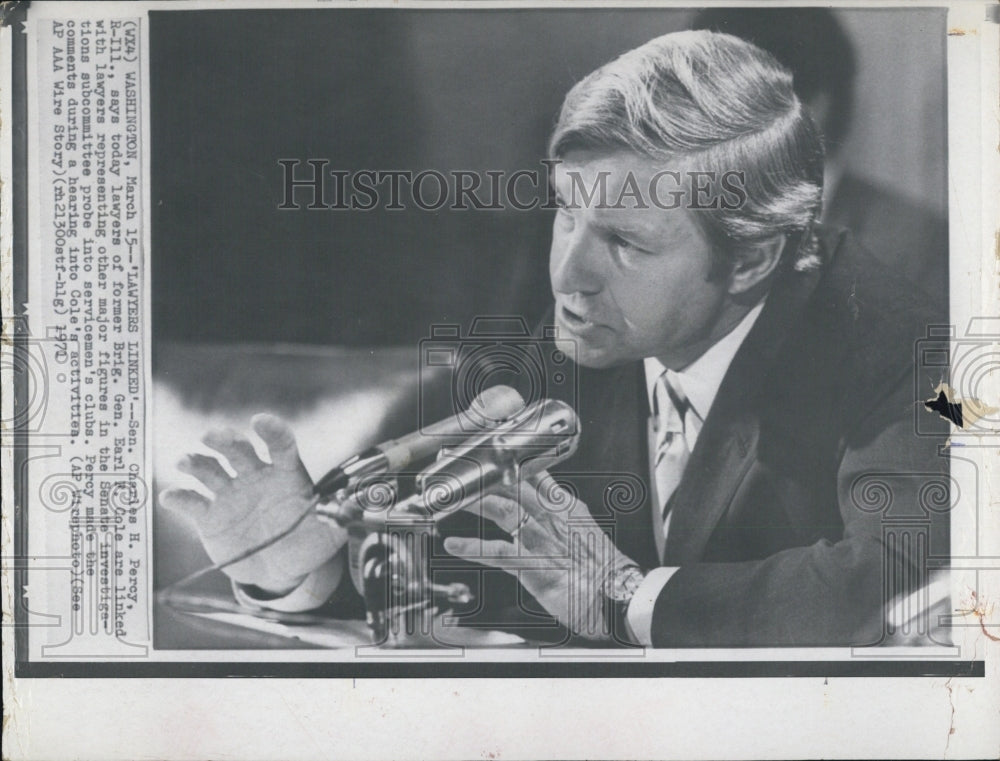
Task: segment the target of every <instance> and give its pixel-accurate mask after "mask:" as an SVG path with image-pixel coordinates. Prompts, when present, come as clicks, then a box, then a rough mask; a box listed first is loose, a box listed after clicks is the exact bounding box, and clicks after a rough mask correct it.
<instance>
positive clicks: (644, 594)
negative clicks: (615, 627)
mask: <svg viewBox="0 0 1000 761" xmlns="http://www.w3.org/2000/svg"><path fill="white" fill-rule="evenodd" d="M679 570H680V569H679V568H676V567H662V568H654V569H653V570H652V571H650V572H649V573H647V574H646V578H644V579H643V580H642V583H641V584H640V585H639V588H638V589H637V590H635V595H633V597H632V599H631V601H630V602H629V604H628V610H627V611H626V613H625V621H626V622H627V623H628V628H629V629H630V630H631V631H632V636H633V637H635V639H636V641H637V642H638V643H639V644H640V645H643V646H644V647H652V646H653V606H654V605H656V598H657V597H659V596H660V592H662V591H663V587H665V586H666V584H667V582H668V581H670V577H671V576H673V575H674V574H675V573H677V571H679Z"/></svg>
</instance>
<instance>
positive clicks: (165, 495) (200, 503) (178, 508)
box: [160, 489, 211, 520]
mask: <svg viewBox="0 0 1000 761" xmlns="http://www.w3.org/2000/svg"><path fill="white" fill-rule="evenodd" d="M210 504H211V503H210V502H209V501H208V498H207V497H205V496H204V495H203V494H199V493H198V492H196V491H192V490H191V489H167V490H165V491H162V492H160V505H161V506H162V507H165V508H167V510H170V511H172V512H175V513H179V514H181V515H187V516H189V517H191V518H194V519H195V520H198V519H200V518H202V517H204V516H205V514H206V513H208V508H209V505H210Z"/></svg>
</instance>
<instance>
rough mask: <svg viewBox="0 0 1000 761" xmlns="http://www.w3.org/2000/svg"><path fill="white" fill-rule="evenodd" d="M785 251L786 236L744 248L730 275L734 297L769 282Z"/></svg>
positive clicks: (730, 291) (730, 287) (730, 286)
mask: <svg viewBox="0 0 1000 761" xmlns="http://www.w3.org/2000/svg"><path fill="white" fill-rule="evenodd" d="M784 249H785V236H784V235H775V236H774V237H773V238H768V239H767V240H766V241H763V242H761V243H755V244H753V245H752V246H745V247H744V248H742V249H741V250H740V252H739V255H738V256H737V257H736V264H735V266H734V267H733V269H732V271H731V272H730V274H729V293H730V294H732V295H734V296H735V295H737V294H741V293H746V292H747V291H749V290H751V289H753V288H755V287H756V286H758V285H760V284H761V283H763V282H764V281H765V280H767V279H768V278H769V277H770V276H771V273H773V272H774V270H775V269H776V268H777V266H778V262H780V261H781V252H782V251H784Z"/></svg>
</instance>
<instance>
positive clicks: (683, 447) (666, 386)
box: [653, 370, 691, 536]
mask: <svg viewBox="0 0 1000 761" xmlns="http://www.w3.org/2000/svg"><path fill="white" fill-rule="evenodd" d="M672 375H673V373H671V372H670V371H669V370H666V371H665V372H664V373H663V374H662V375H661V376H660V377H659V378H657V379H656V387H655V393H654V394H653V407H654V409H653V417H654V420H655V421H656V422H655V425H656V455H655V457H654V460H653V462H654V466H653V471H654V474H655V478H656V496H657V499H658V501H659V508H660V521H661V523H662V531H663V535H664V536H666V530H667V519H668V517H669V514H668V510H667V505H668V504H669V503H670V496H671V495H672V494H673V493H674V490H675V489H676V488H677V485H678V484H679V483H680V482H681V477H682V476H683V475H684V468H685V467H687V462H688V458H689V457H690V456H691V452H690V450H689V449H688V445H687V440H686V439H685V437H684V418H685V417H686V416H687V411H688V409H689V408H690V404H689V402H688V400H687V397H686V396H685V395H684V392H683V390H681V388H680V384H678V383H677V379H676V378H675V377H671V376H672Z"/></svg>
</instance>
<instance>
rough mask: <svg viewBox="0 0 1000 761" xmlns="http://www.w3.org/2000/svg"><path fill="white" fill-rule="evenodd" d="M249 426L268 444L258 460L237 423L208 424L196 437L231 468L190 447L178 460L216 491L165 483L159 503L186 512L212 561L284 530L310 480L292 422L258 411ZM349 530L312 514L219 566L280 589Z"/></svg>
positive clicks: (306, 496) (317, 562) (303, 506)
mask: <svg viewBox="0 0 1000 761" xmlns="http://www.w3.org/2000/svg"><path fill="white" fill-rule="evenodd" d="M251 425H252V426H253V429H254V430H255V431H256V432H257V434H258V435H259V436H260V437H261V439H263V441H264V443H265V444H266V445H267V449H268V453H269V455H270V459H271V462H270V463H266V462H263V461H262V460H261V459H260V458H259V457H258V456H257V453H256V452H255V451H254V448H253V445H252V444H251V443H250V442H249V440H247V438H246V437H245V436H243V435H242V434H240V433H238V432H237V431H235V430H233V429H231V428H227V429H217V430H212V431H209V432H208V433H207V434H206V435H205V436H204V437H203V439H202V441H203V442H204V443H205V444H206V445H207V446H209V447H211V448H212V449H214V450H215V451H216V452H218V453H219V454H220V455H222V456H223V457H224V458H225V459H226V460H227V461H228V462H229V465H230V466H231V467H232V469H233V470H234V471H236V476H235V477H233V476H230V474H229V473H228V472H227V471H226V469H225V468H224V467H223V466H222V464H221V463H220V462H219V460H218V459H216V458H215V457H210V456H207V455H202V454H190V455H188V456H187V457H185V458H184V459H183V460H181V462H180V463H179V464H178V468H179V469H180V470H182V471H183V472H185V473H190V474H191V475H192V476H194V477H195V478H197V479H198V480H199V481H201V482H202V483H203V484H204V485H205V486H206V487H207V488H208V489H209V490H210V491H211V492H212V493H213V494H214V495H215V498H214V499H208V498H207V497H205V496H204V495H202V494H200V493H199V492H197V491H193V490H190V489H168V490H166V491H164V492H163V493H162V494H161V495H160V504H161V505H163V506H164V507H166V508H168V509H170V510H174V511H176V512H178V513H182V514H184V515H186V516H187V517H188V518H190V519H191V520H192V521H193V522H194V524H195V526H196V527H197V529H198V534H199V536H200V537H201V541H202V544H203V545H204V547H205V551H206V552H207V553H208V555H209V557H210V558H211V559H212V561H213V562H215V563H222V562H225V561H227V560H229V559H230V558H233V557H236V556H238V555H239V554H240V553H242V552H245V551H246V550H249V549H250V548H252V547H255V546H257V545H259V544H262V543H264V542H266V541H267V540H268V539H270V538H272V537H274V536H276V535H278V534H280V533H282V532H283V531H286V530H287V529H288V528H289V527H290V526H291V525H292V524H294V523H295V521H296V520H298V519H299V518H300V517H301V516H302V515H303V514H304V513H305V512H306V511H307V510H309V509H310V503H311V498H312V486H313V484H312V480H311V479H310V478H309V474H308V473H307V472H306V469H305V467H304V466H303V464H302V460H301V459H300V458H299V452H298V448H297V447H296V445H295V437H294V435H293V434H292V431H291V429H290V428H289V427H288V425H287V423H285V422H284V421H283V420H281V419H280V418H278V417H276V416H274V415H267V414H262V415H256V416H254V418H253V419H252V421H251ZM346 540H347V533H346V531H344V530H343V529H340V528H338V527H336V526H331V525H329V524H327V523H325V522H323V521H321V520H319V519H318V518H317V517H315V516H314V515H310V516H309V517H307V518H306V519H305V520H303V521H302V523H301V524H300V525H299V526H298V527H297V528H296V529H295V530H294V531H292V532H291V533H290V534H289V535H288V536H286V537H283V538H282V539H280V540H278V541H277V542H275V543H274V544H273V545H271V546H270V547H267V548H266V549H264V550H261V551H260V552H257V553H254V554H253V555H251V556H250V557H248V558H246V559H245V560H242V561H240V562H239V563H236V564H234V565H232V566H229V567H227V568H225V569H223V570H224V571H225V573H227V574H228V575H229V576H230V577H231V578H232V579H233V580H234V581H237V582H239V583H242V584H253V585H255V586H257V587H260V588H261V589H263V590H266V591H269V592H272V593H275V594H280V593H282V592H286V591H288V590H290V589H293V588H294V587H296V586H297V585H298V584H299V583H300V582H301V581H302V579H304V578H305V576H307V575H308V574H309V573H310V572H311V571H313V570H315V569H316V568H318V567H319V566H321V565H322V564H323V563H325V562H326V561H327V560H329V559H330V558H331V557H333V555H334V554H336V553H337V551H338V550H339V549H340V548H341V547H342V546H343V545H344V543H345V542H346Z"/></svg>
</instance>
